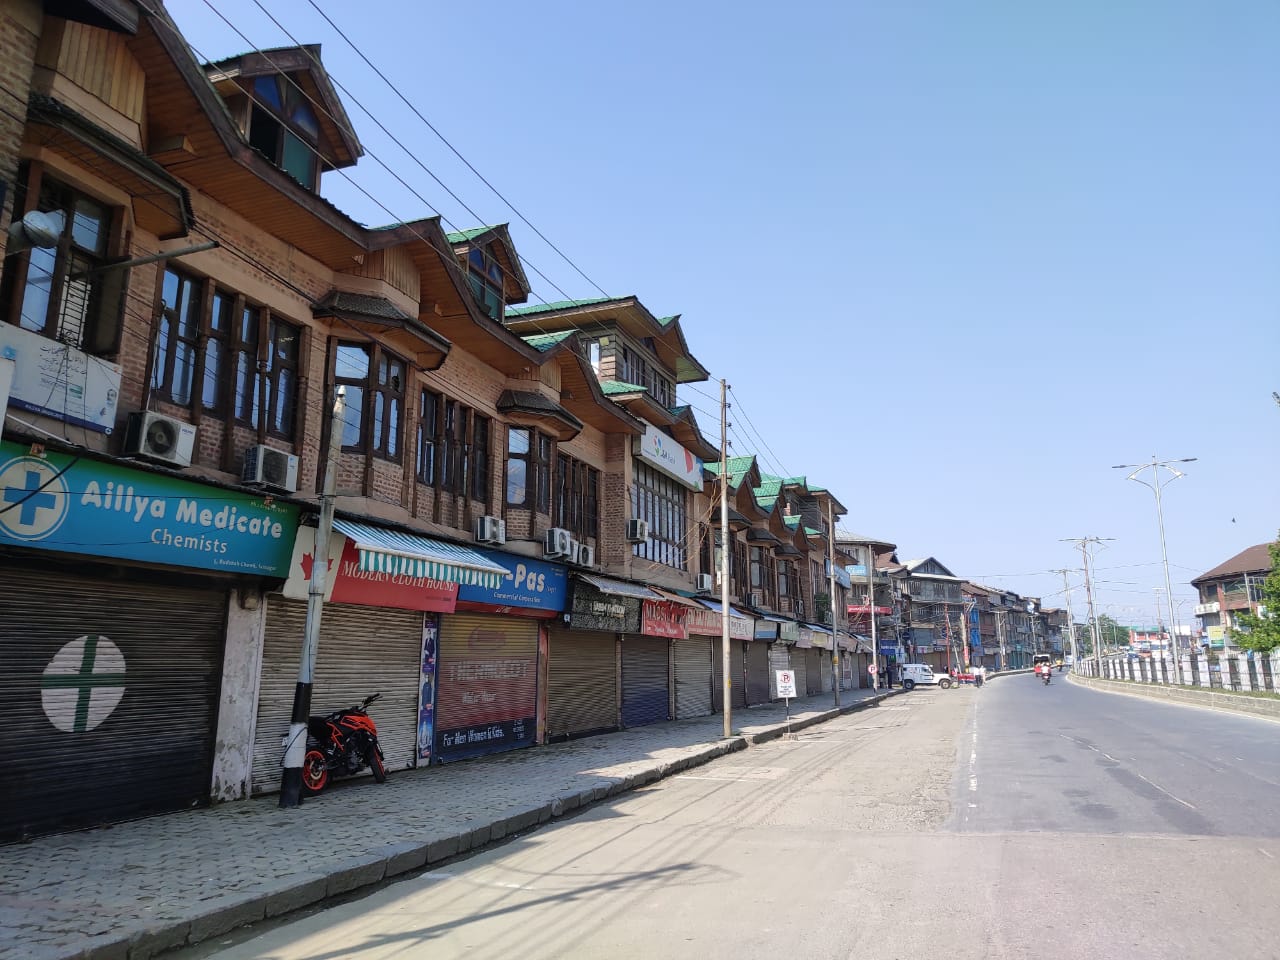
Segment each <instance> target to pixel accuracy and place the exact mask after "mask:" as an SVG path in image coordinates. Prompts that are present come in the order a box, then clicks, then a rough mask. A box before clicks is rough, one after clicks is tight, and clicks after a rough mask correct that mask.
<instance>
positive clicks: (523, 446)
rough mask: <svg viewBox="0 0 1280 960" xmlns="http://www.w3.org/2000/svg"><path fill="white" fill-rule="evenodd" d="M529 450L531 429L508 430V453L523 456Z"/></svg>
mask: <svg viewBox="0 0 1280 960" xmlns="http://www.w3.org/2000/svg"><path fill="white" fill-rule="evenodd" d="M528 452H529V431H528V430H520V429H516V428H513V429H510V430H508V431H507V453H509V454H512V455H515V456H523V455H525V454H527V453H528Z"/></svg>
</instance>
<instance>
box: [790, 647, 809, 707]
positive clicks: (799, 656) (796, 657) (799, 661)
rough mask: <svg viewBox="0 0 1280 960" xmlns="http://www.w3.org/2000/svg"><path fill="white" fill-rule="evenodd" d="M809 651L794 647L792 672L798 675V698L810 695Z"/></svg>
mask: <svg viewBox="0 0 1280 960" xmlns="http://www.w3.org/2000/svg"><path fill="white" fill-rule="evenodd" d="M808 653H809V651H808V650H801V649H800V648H799V647H793V648H792V650H791V670H792V672H793V673H795V675H796V697H797V698H800V697H807V696H808V695H809V657H808Z"/></svg>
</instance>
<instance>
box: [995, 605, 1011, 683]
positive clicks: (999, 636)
mask: <svg viewBox="0 0 1280 960" xmlns="http://www.w3.org/2000/svg"><path fill="white" fill-rule="evenodd" d="M1004 617H1005V612H1004V611H1003V610H997V611H996V642H997V643H998V644H1000V669H1001V670H1008V669H1009V654H1008V653H1007V652H1006V651H1005V646H1004V634H1005V623H1004Z"/></svg>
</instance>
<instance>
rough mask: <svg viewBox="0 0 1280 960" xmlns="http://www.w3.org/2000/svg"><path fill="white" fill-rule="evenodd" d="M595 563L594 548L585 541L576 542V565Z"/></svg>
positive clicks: (583, 565)
mask: <svg viewBox="0 0 1280 960" xmlns="http://www.w3.org/2000/svg"><path fill="white" fill-rule="evenodd" d="M595 565H596V548H595V547H591V546H588V545H587V544H585V543H580V544H578V566H580V567H594V566H595Z"/></svg>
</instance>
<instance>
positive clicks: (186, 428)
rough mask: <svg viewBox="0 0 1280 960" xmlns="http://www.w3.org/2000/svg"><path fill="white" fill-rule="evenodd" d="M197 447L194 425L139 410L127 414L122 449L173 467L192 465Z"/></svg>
mask: <svg viewBox="0 0 1280 960" xmlns="http://www.w3.org/2000/svg"><path fill="white" fill-rule="evenodd" d="M195 448H196V428H195V427H193V426H192V425H191V424H189V423H183V422H182V421H181V420H175V419H174V418H173V417H166V416H164V415H163V414H159V413H151V412H149V411H145V410H140V411H137V412H135V413H131V414H129V425H128V427H127V429H126V430H125V434H124V452H125V453H126V454H129V455H132V456H135V457H141V458H143V459H144V460H155V461H156V462H157V463H167V464H169V465H170V466H174V467H189V466H191V455H192V453H194V452H195Z"/></svg>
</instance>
